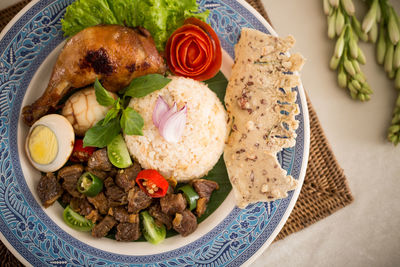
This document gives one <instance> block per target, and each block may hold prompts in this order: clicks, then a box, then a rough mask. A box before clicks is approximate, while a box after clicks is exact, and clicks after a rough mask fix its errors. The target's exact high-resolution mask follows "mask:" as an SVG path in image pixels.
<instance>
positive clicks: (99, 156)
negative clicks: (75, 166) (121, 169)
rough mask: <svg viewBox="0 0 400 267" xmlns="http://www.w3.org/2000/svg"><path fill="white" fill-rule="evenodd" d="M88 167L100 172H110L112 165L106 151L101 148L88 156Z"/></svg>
mask: <svg viewBox="0 0 400 267" xmlns="http://www.w3.org/2000/svg"><path fill="white" fill-rule="evenodd" d="M88 167H89V168H92V169H95V170H100V171H106V172H108V171H111V170H112V169H113V165H112V164H111V162H110V160H109V159H108V155H107V149H106V148H102V149H99V150H96V151H95V152H93V154H92V156H90V158H89V160H88Z"/></svg>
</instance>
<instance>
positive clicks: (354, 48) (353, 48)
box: [349, 38, 358, 59]
mask: <svg viewBox="0 0 400 267" xmlns="http://www.w3.org/2000/svg"><path fill="white" fill-rule="evenodd" d="M349 48H350V56H351V57H352V58H354V59H356V58H357V57H358V45H357V41H356V40H355V39H354V38H350V41H349Z"/></svg>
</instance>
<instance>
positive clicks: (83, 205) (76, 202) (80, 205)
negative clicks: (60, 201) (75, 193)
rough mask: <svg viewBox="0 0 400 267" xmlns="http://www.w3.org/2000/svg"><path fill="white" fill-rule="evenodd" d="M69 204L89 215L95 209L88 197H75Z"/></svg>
mask: <svg viewBox="0 0 400 267" xmlns="http://www.w3.org/2000/svg"><path fill="white" fill-rule="evenodd" d="M69 206H70V207H71V209H73V210H74V211H76V212H78V213H79V214H80V215H83V216H86V215H89V214H90V212H91V211H92V210H93V206H92V205H91V204H90V203H89V201H87V199H86V198H77V197H74V198H73V199H72V200H71V202H70V203H69Z"/></svg>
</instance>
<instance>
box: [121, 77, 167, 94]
mask: <svg viewBox="0 0 400 267" xmlns="http://www.w3.org/2000/svg"><path fill="white" fill-rule="evenodd" d="M170 81H171V79H168V78H166V77H164V76H163V75H161V74H148V75H145V76H141V77H138V78H136V79H134V80H133V81H132V82H131V83H130V84H129V86H128V88H127V89H126V91H125V95H126V96H131V97H144V96H146V95H148V94H150V93H152V92H154V91H157V90H160V89H161V88H163V87H164V86H166V85H167V84H168V83H169V82H170Z"/></svg>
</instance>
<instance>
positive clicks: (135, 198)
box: [128, 186, 153, 213]
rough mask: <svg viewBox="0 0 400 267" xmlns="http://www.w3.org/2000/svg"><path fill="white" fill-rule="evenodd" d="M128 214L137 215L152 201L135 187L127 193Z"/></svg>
mask: <svg viewBox="0 0 400 267" xmlns="http://www.w3.org/2000/svg"><path fill="white" fill-rule="evenodd" d="M128 201H129V203H128V212H132V213H138V212H139V211H141V210H142V209H146V208H147V207H149V206H150V205H151V203H152V201H153V199H152V198H151V197H150V196H148V195H146V193H145V192H143V191H142V190H141V189H140V188H139V187H137V186H135V187H133V188H132V189H131V190H129V193H128Z"/></svg>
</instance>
